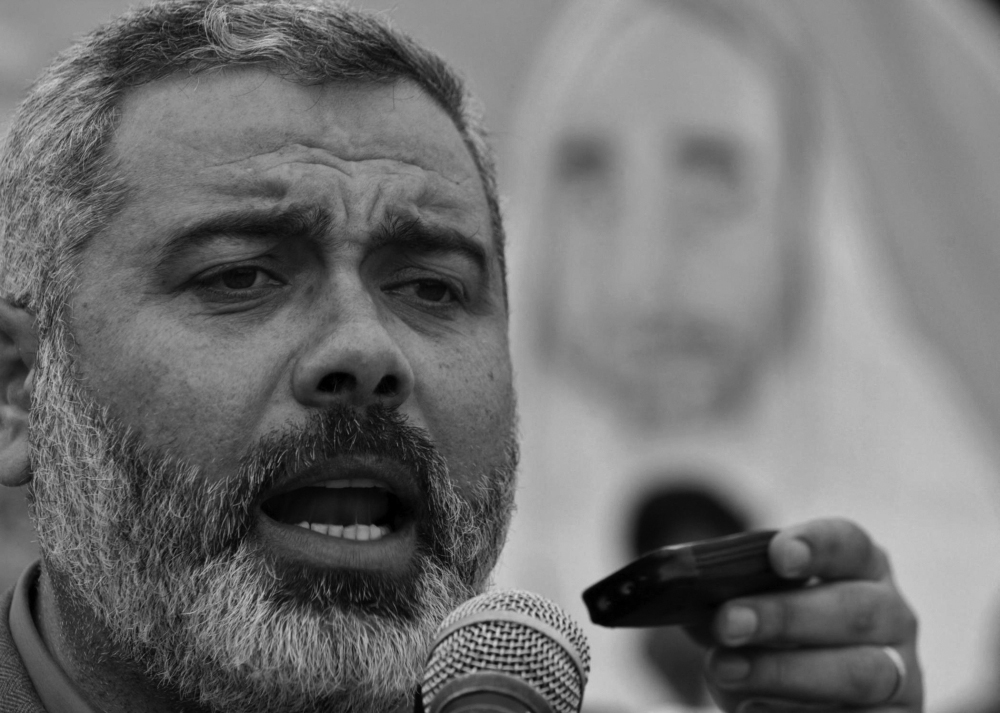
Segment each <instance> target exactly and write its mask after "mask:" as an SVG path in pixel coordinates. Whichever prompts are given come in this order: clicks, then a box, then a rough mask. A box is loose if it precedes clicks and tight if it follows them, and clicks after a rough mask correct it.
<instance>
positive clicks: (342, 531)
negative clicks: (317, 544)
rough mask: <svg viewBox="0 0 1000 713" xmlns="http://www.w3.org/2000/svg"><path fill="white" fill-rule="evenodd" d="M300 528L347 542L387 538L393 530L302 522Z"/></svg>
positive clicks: (377, 527)
mask: <svg viewBox="0 0 1000 713" xmlns="http://www.w3.org/2000/svg"><path fill="white" fill-rule="evenodd" d="M299 527H303V528H305V529H307V530H312V531H313V532H318V533H319V534H321V535H327V536H329V537H340V538H343V539H345V540H359V541H362V542H364V541H370V540H378V539H381V538H382V537H385V536H386V535H388V534H389V533H390V532H392V528H391V527H389V526H388V525H384V526H382V527H379V526H378V525H327V524H325V523H320V522H305V521H303V522H300V523H299Z"/></svg>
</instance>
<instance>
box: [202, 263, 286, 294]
mask: <svg viewBox="0 0 1000 713" xmlns="http://www.w3.org/2000/svg"><path fill="white" fill-rule="evenodd" d="M273 282H274V279H273V278H272V277H271V276H270V275H268V274H267V273H266V272H264V271H263V270H261V269H260V268H258V267H249V266H247V267H234V268H232V269H229V270H226V271H225V272H220V273H217V274H216V275H213V276H212V277H211V278H210V279H208V280H207V281H206V283H207V285H208V286H210V287H215V288H216V289H225V290H251V289H253V288H255V287H263V286H265V285H267V284H270V283H273Z"/></svg>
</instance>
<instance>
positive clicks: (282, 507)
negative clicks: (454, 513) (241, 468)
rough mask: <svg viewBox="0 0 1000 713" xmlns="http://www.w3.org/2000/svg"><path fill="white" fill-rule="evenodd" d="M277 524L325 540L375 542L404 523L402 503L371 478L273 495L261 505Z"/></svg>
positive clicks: (385, 487)
mask: <svg viewBox="0 0 1000 713" xmlns="http://www.w3.org/2000/svg"><path fill="white" fill-rule="evenodd" d="M261 510H262V511H263V513H264V514H265V515H266V516H268V517H270V518H271V519H273V520H276V521H277V522H280V523H283V524H285V525H293V526H296V527H299V528H302V529H304V530H309V531H310V532H314V533H316V534H319V535H324V536H326V537H336V538H341V539H344V540H356V541H361V542H365V541H373V540H380V539H382V538H383V537H387V536H389V535H391V534H392V533H393V532H396V531H398V530H399V529H400V528H401V527H402V525H403V522H404V518H405V511H406V508H404V506H403V503H402V500H401V499H400V498H399V497H398V496H397V495H396V494H395V493H394V492H393V491H392V490H391V489H390V488H389V487H388V486H387V485H386V484H385V483H382V482H380V481H378V480H373V479H369V478H349V479H339V480H327V481H322V482H319V483H313V484H310V485H306V486H303V487H299V488H295V489H294V490H289V491H287V492H283V493H279V494H277V495H274V496H272V497H270V498H268V499H267V500H265V501H264V502H263V503H262V504H261Z"/></svg>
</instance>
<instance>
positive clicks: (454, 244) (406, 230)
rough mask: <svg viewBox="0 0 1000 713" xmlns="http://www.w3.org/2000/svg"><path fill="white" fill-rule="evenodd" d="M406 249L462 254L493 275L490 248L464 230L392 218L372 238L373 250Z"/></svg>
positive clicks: (478, 267) (432, 252)
mask: <svg viewBox="0 0 1000 713" xmlns="http://www.w3.org/2000/svg"><path fill="white" fill-rule="evenodd" d="M388 246H402V247H404V248H405V249H407V250H412V251H415V252H420V253H424V254H428V255H433V254H443V253H459V254H461V255H464V256H465V257H466V258H467V259H468V260H470V261H471V262H472V263H474V264H475V266H476V268H477V269H478V270H479V271H480V272H481V273H484V274H485V273H488V272H489V257H488V255H487V252H486V248H485V247H483V246H482V245H481V244H480V243H479V242H477V241H476V240H474V239H473V237H472V236H471V235H466V234H465V233H463V232H462V231H461V230H457V229H455V228H451V227H448V226H441V225H434V224H429V223H426V222H424V221H423V220H421V219H420V218H409V217H408V218H402V217H399V216H391V217H389V218H387V219H386V220H384V221H382V223H381V225H379V227H378V228H377V229H376V230H375V233H374V235H373V236H372V240H371V244H370V249H371V250H373V251H374V250H378V249H379V248H382V247H388Z"/></svg>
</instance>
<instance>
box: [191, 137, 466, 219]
mask: <svg viewBox="0 0 1000 713" xmlns="http://www.w3.org/2000/svg"><path fill="white" fill-rule="evenodd" d="M297 148H299V149H301V148H302V147H301V146H299V147H297ZM287 153H288V151H287V150H279V151H276V152H272V153H269V154H264V155H260V156H251V157H249V158H244V159H239V160H237V161H231V162H227V163H224V164H219V165H216V166H213V167H212V168H210V169H207V170H206V173H208V174H209V176H210V183H211V190H212V192H213V193H217V194H219V195H224V196H228V197H235V198H261V199H265V200H268V201H284V200H286V199H287V200H290V201H293V202H302V201H303V196H302V193H303V191H308V192H309V193H315V192H316V190H317V189H318V191H319V195H320V196H321V200H319V201H316V202H317V203H326V204H328V205H331V204H334V203H336V204H338V205H337V208H338V209H337V210H333V211H332V212H333V213H334V214H335V215H337V216H339V217H340V219H345V220H349V219H350V218H349V217H350V216H351V215H352V214H354V215H356V216H361V217H362V220H363V221H364V222H366V224H367V225H369V226H371V225H375V224H377V223H380V222H381V221H383V220H384V219H385V216H386V215H388V214H403V215H413V216H414V217H416V216H418V215H420V214H422V213H424V212H425V211H427V210H429V211H430V212H431V213H434V214H441V213H447V214H455V213H456V211H457V214H458V215H465V214H467V213H468V212H469V211H468V210H467V209H466V206H465V203H466V201H465V200H464V199H465V198H466V197H467V196H468V193H466V190H467V187H468V183H469V181H473V182H474V183H476V185H477V186H478V183H477V182H476V180H475V179H477V177H478V176H469V177H467V178H466V179H464V180H461V179H453V178H450V177H449V176H447V175H445V174H444V173H442V172H440V171H434V170H427V169H425V168H423V167H421V166H419V165H417V164H414V163H410V162H409V161H401V160H398V159H388V158H381V157H380V158H372V159H367V160H363V161H350V160H344V159H341V158H340V157H337V156H333V155H331V154H330V153H329V152H326V151H320V150H308V152H307V156H305V157H301V156H297V157H295V158H294V159H291V160H289V159H288V157H287ZM304 159H305V160H304ZM386 167H390V168H395V169H396V170H395V171H393V172H387V171H386V170H384V169H385V168H386ZM315 168H319V169H320V170H322V169H326V168H328V169H331V170H333V171H335V172H336V174H337V178H336V181H335V184H334V185H335V186H336V188H339V189H340V190H337V189H336V188H335V189H334V190H328V189H327V186H326V185H324V183H325V182H326V181H327V180H328V179H327V178H326V177H324V176H323V175H322V174H321V173H317V172H315V171H314V169H315ZM297 169H302V170H297ZM216 172H223V173H225V174H228V175H225V176H224V177H223V178H222V180H218V179H215V177H214V176H213V175H212V174H215V173H216ZM310 179H313V180H310ZM344 179H346V180H347V181H348V182H347V183H345V182H344ZM369 180H370V183H369ZM352 181H353V182H354V183H352ZM456 190H457V191H459V192H458V193H456ZM473 190H475V187H474V188H473ZM478 197H479V196H478V194H477V198H478ZM358 198H360V200H358ZM331 207H332V205H331ZM359 208H362V210H361V211H359V210H358V209H359Z"/></svg>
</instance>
